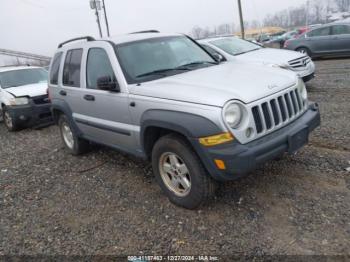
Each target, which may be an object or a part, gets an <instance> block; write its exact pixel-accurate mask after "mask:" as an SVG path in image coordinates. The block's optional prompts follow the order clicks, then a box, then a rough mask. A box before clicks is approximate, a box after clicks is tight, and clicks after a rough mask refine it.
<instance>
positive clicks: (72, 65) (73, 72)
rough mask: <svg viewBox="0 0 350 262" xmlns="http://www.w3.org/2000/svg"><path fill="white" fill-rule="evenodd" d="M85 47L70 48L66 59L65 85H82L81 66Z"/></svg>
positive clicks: (64, 69) (64, 70)
mask: <svg viewBox="0 0 350 262" xmlns="http://www.w3.org/2000/svg"><path fill="white" fill-rule="evenodd" d="M82 55H83V49H74V50H69V51H68V52H67V55H66V59H65V61H64V68H63V85H65V86H72V87H80V67H81V57H82Z"/></svg>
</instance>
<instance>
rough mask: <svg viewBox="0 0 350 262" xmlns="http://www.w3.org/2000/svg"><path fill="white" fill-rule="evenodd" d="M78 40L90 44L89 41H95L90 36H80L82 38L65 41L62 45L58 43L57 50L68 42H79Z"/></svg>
mask: <svg viewBox="0 0 350 262" xmlns="http://www.w3.org/2000/svg"><path fill="white" fill-rule="evenodd" d="M79 40H86V41H88V42H90V41H95V38H93V37H92V36H82V37H77V38H73V39H70V40H67V41H65V42H63V43H60V44H59V45H58V48H61V47H62V46H64V45H65V44H68V43H70V42H74V41H79Z"/></svg>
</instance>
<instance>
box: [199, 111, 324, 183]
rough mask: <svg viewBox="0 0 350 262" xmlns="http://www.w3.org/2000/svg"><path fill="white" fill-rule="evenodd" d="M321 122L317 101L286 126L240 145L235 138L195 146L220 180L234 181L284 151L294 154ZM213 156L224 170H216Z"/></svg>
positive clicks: (208, 167) (205, 163)
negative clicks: (232, 140)
mask: <svg viewBox="0 0 350 262" xmlns="http://www.w3.org/2000/svg"><path fill="white" fill-rule="evenodd" d="M320 123H321V120H320V113H319V109H318V106H317V104H310V106H309V109H308V110H307V111H306V112H305V113H304V114H303V115H302V116H301V117H299V118H298V119H297V120H295V121H293V122H292V123H290V124H289V125H287V126H285V127H283V128H281V129H279V130H277V131H275V132H273V133H271V134H269V135H266V136H264V137H262V138H260V139H257V140H255V141H253V142H250V143H248V144H245V145H242V144H240V143H239V142H238V141H234V142H232V143H229V144H224V145H220V146H216V147H212V148H210V147H208V148H204V147H200V146H196V148H197V152H198V150H200V152H198V154H199V156H200V157H201V159H202V162H203V164H204V165H205V167H206V168H207V170H208V171H209V173H210V174H211V175H212V177H213V178H214V179H216V180H219V181H227V180H234V179H237V178H239V177H241V176H243V175H246V174H247V173H249V172H251V171H253V170H254V169H256V167H258V166H259V165H261V164H263V163H265V162H267V161H269V160H273V159H276V158H277V157H279V156H281V155H283V154H284V153H286V152H289V153H290V154H293V153H295V152H296V151H297V150H298V149H300V148H301V147H302V146H304V145H305V144H307V142H308V137H309V133H310V132H311V131H313V130H314V129H315V128H316V127H318V126H319V125H320ZM215 159H220V160H222V161H224V163H225V166H226V169H225V170H219V169H218V168H216V166H215V164H214V160H215Z"/></svg>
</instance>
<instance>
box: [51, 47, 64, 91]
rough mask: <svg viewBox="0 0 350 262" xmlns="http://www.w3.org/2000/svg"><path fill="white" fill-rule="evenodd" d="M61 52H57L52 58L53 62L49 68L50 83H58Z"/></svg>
mask: <svg viewBox="0 0 350 262" xmlns="http://www.w3.org/2000/svg"><path fill="white" fill-rule="evenodd" d="M61 58H62V52H60V53H57V54H56V55H55V57H54V58H53V62H52V65H51V69H50V84H52V85H57V84H58V73H59V70H60V64H61Z"/></svg>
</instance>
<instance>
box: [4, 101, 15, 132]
mask: <svg viewBox="0 0 350 262" xmlns="http://www.w3.org/2000/svg"><path fill="white" fill-rule="evenodd" d="M2 119H3V121H4V124H5V126H6V128H7V130H8V131H10V132H13V131H17V130H19V126H18V124H17V123H16V121H15V120H14V119H13V118H12V116H11V114H10V112H9V111H8V109H7V108H6V107H4V108H3V109H2Z"/></svg>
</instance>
